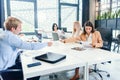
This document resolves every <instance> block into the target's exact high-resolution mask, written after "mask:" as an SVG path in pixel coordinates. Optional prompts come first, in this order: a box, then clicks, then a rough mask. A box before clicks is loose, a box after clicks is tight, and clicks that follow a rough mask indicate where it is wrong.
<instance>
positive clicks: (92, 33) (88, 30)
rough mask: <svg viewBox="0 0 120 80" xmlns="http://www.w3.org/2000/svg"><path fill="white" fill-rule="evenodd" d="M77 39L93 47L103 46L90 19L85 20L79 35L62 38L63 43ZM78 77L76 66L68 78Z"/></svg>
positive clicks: (73, 79) (74, 79)
mask: <svg viewBox="0 0 120 80" xmlns="http://www.w3.org/2000/svg"><path fill="white" fill-rule="evenodd" d="M77 41H82V42H86V43H87V45H89V46H91V47H93V48H100V47H102V46H103V40H102V38H101V34H100V32H99V31H96V30H95V29H94V26H93V24H92V23H91V22H90V21H87V22H86V23H85V24H84V29H83V33H82V34H81V35H79V36H78V37H75V38H70V39H64V40H62V42H64V43H67V42H77ZM78 78H79V68H76V69H75V75H74V76H73V77H72V78H71V79H70V80H76V79H78Z"/></svg>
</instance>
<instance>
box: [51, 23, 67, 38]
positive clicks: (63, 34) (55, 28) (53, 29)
mask: <svg viewBox="0 0 120 80" xmlns="http://www.w3.org/2000/svg"><path fill="white" fill-rule="evenodd" d="M52 31H53V32H55V33H58V36H59V38H60V39H63V38H65V33H64V31H62V30H59V29H58V25H57V24H56V23H53V25H52Z"/></svg>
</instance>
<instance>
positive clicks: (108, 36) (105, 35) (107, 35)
mask: <svg viewBox="0 0 120 80" xmlns="http://www.w3.org/2000/svg"><path fill="white" fill-rule="evenodd" d="M97 31H99V32H100V33H101V37H102V39H103V47H102V48H101V49H104V50H108V51H111V42H112V30H111V29H105V28H99V27H98V28H97ZM105 63H106V62H103V63H101V64H105ZM108 63H111V61H108ZM90 72H95V73H97V74H98V75H99V76H100V78H101V80H103V77H102V75H101V74H100V72H105V73H106V74H107V77H110V74H109V73H108V72H107V71H104V70H100V69H98V68H97V64H94V69H90Z"/></svg>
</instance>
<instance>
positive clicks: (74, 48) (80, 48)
mask: <svg viewBox="0 0 120 80" xmlns="http://www.w3.org/2000/svg"><path fill="white" fill-rule="evenodd" d="M71 49H73V50H77V51H83V50H86V49H85V48H82V47H73V48H71Z"/></svg>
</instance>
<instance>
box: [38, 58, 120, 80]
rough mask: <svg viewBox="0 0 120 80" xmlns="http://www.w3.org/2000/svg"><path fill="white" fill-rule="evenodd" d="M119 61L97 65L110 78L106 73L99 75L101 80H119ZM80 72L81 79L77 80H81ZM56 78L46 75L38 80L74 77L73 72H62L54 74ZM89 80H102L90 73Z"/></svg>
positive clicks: (62, 79) (58, 79) (67, 79)
mask: <svg viewBox="0 0 120 80" xmlns="http://www.w3.org/2000/svg"><path fill="white" fill-rule="evenodd" d="M119 65H120V60H119V61H112V62H111V63H106V64H99V65H98V67H99V69H101V70H105V71H107V72H108V73H110V77H107V74H106V73H101V74H102V76H103V80H120V78H119V76H120V66H119ZM80 71H81V77H80V79H78V80H83V71H82V70H80ZM56 74H57V76H58V77H57V78H55V77H54V78H49V76H48V75H46V76H42V77H41V78H40V80H70V78H71V77H72V76H73V75H74V70H71V71H64V72H59V73H56ZM89 80H102V79H101V78H100V77H99V76H98V74H96V73H90V77H89Z"/></svg>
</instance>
